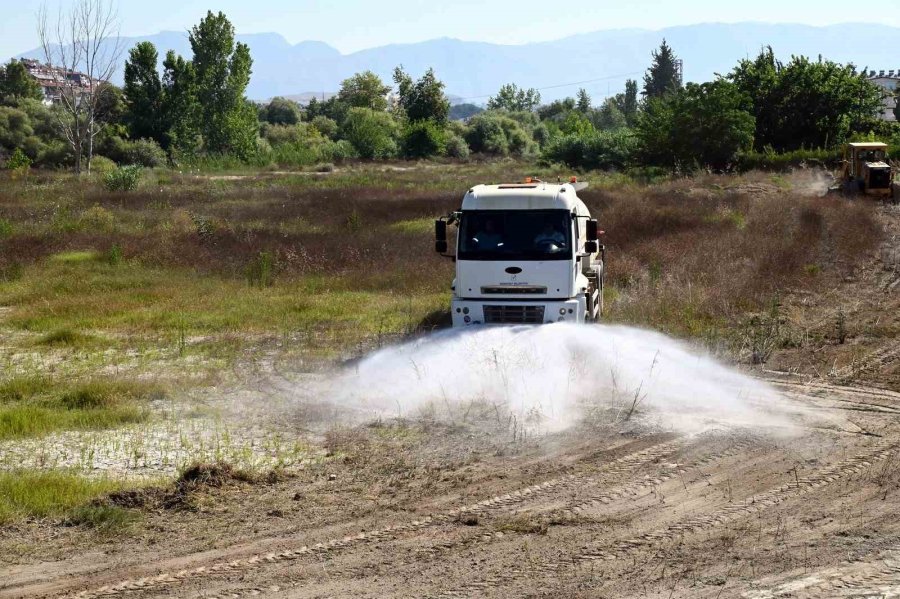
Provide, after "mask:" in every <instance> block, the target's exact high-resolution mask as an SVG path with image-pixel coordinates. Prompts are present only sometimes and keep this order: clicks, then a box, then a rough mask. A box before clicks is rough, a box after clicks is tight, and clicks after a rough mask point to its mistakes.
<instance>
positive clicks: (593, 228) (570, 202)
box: [435, 177, 605, 327]
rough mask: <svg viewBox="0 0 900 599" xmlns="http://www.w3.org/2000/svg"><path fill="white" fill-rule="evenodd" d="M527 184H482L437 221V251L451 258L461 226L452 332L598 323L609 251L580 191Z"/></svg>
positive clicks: (580, 186) (570, 185) (555, 185)
mask: <svg viewBox="0 0 900 599" xmlns="http://www.w3.org/2000/svg"><path fill="white" fill-rule="evenodd" d="M585 187H587V184H586V183H579V182H578V181H577V180H576V179H575V177H572V178H571V180H570V181H569V182H568V183H561V182H558V183H549V182H544V181H541V180H539V179H535V178H531V177H529V178H527V179H525V182H524V183H512V184H501V185H477V186H475V187H473V188H472V189H470V190H469V191H468V192H467V193H466V195H465V197H464V198H463V202H462V207H461V208H460V210H458V211H456V212H453V213H451V214H450V215H448V216H446V217H443V218H441V219H439V220H437V221H435V250H436V251H437V252H439V253H440V254H442V255H445V256H446V255H447V251H448V241H447V226H448V225H450V224H456V225H458V234H457V236H456V238H457V239H456V253H455V255H452V256H449V257H451V258H453V259H454V260H455V262H456V279H455V280H454V281H453V286H452V290H453V299H452V300H451V306H450V309H451V314H452V317H453V326H454V327H466V326H477V325H485V324H544V323H552V322H589V321H594V320H598V319H599V318H600V315H601V313H602V310H603V267H604V261H605V249H604V248H603V246H602V245H600V243H599V234H600V233H601V231H599V230H598V227H597V221H596V220H594V219H592V218H591V215H590V212H588V209H587V206H585V205H584V202H582V201H581V199H580V198H579V197H578V191H580V190H581V189H584V188H585Z"/></svg>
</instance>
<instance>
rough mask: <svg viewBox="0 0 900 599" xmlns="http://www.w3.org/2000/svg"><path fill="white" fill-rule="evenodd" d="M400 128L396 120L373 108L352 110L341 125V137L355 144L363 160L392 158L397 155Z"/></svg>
mask: <svg viewBox="0 0 900 599" xmlns="http://www.w3.org/2000/svg"><path fill="white" fill-rule="evenodd" d="M398 131H399V129H398V127H397V123H396V121H395V120H394V118H393V117H392V116H391V115H390V114H388V113H386V112H379V111H376V110H373V109H371V108H351V109H350V111H349V112H348V113H347V118H346V119H345V120H344V123H343V125H341V136H342V137H343V138H344V139H346V140H347V141H349V142H350V143H351V144H353V147H354V148H355V149H356V152H357V153H358V154H359V156H360V157H361V158H370V159H371V158H390V157H393V156H395V155H396V154H397V142H396V138H397V135H398Z"/></svg>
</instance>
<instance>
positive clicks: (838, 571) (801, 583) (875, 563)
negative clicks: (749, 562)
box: [742, 547, 900, 599]
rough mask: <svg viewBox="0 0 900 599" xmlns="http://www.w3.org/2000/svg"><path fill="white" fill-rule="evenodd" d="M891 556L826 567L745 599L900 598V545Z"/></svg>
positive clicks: (756, 592)
mask: <svg viewBox="0 0 900 599" xmlns="http://www.w3.org/2000/svg"><path fill="white" fill-rule="evenodd" d="M891 553H892V554H893V555H890V556H889V557H884V558H881V559H877V560H871V561H867V562H855V563H851V564H848V565H846V566H842V567H836V568H828V569H826V570H821V571H819V572H816V573H814V574H810V575H807V576H804V577H803V578H797V579H794V580H790V581H788V582H783V583H781V584H779V585H777V586H774V587H772V588H769V589H762V590H754V591H747V592H745V593H744V594H743V595H742V597H744V598H745V599H778V598H779V597H823V596H825V597H900V547H898V548H895V549H894V550H892V551H891Z"/></svg>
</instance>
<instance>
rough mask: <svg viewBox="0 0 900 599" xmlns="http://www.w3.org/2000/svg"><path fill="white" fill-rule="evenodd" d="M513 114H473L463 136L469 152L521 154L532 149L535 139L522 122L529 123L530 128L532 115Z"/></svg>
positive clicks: (490, 112) (489, 112)
mask: <svg viewBox="0 0 900 599" xmlns="http://www.w3.org/2000/svg"><path fill="white" fill-rule="evenodd" d="M513 116H515V117H516V118H513ZM513 116H510V115H508V114H506V113H502V112H496V111H488V112H482V113H481V114H478V115H476V116H474V117H472V119H471V120H470V121H469V125H470V127H469V131H468V134H467V136H466V141H467V142H469V147H470V148H471V149H472V151H473V152H477V153H480V154H492V155H494V156H507V155H510V154H512V155H515V156H522V155H525V154H528V153H529V152H531V150H532V148H533V147H534V141H533V139H532V137H531V134H530V133H529V131H528V130H527V129H526V128H525V127H523V124H522V123H523V122H525V123H528V126H529V127H530V125H531V124H532V120H533V119H534V115H531V116H530V117H529V116H528V115H523V114H520V113H513ZM517 118H518V119H519V120H517Z"/></svg>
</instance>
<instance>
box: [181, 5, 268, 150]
mask: <svg viewBox="0 0 900 599" xmlns="http://www.w3.org/2000/svg"><path fill="white" fill-rule="evenodd" d="M188 39H189V41H190V43H191V49H192V51H193V53H194V57H193V60H192V61H191V62H192V64H193V69H194V73H195V75H196V78H195V81H196V85H197V87H196V98H198V99H199V104H200V114H201V115H202V118H201V119H200V131H201V133H202V135H203V142H204V144H205V149H206V151H207V152H211V153H224V154H228V153H233V154H235V155H237V156H238V157H240V158H242V159H246V158H248V157H249V156H250V155H251V154H252V153H253V152H254V150H255V147H256V135H257V129H258V118H257V113H256V109H255V108H254V107H253V105H251V104H250V103H249V102H248V101H247V100H246V99H245V98H244V91H245V90H246V88H247V84H248V83H249V82H250V67H251V64H252V60H251V58H250V49H249V48H248V47H247V45H246V44H244V43H241V42H237V43H235V40H234V26H233V25H232V24H231V22H230V21H229V20H228V18H227V17H226V16H225V15H224V14H223V13H221V12H220V13H218V14H213V13H212V11H209V12H207V13H206V17H205V18H203V19H202V20H201V21H200V24H199V25H196V26H195V27H194V28H193V29H191V32H190V34H189V35H188Z"/></svg>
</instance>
